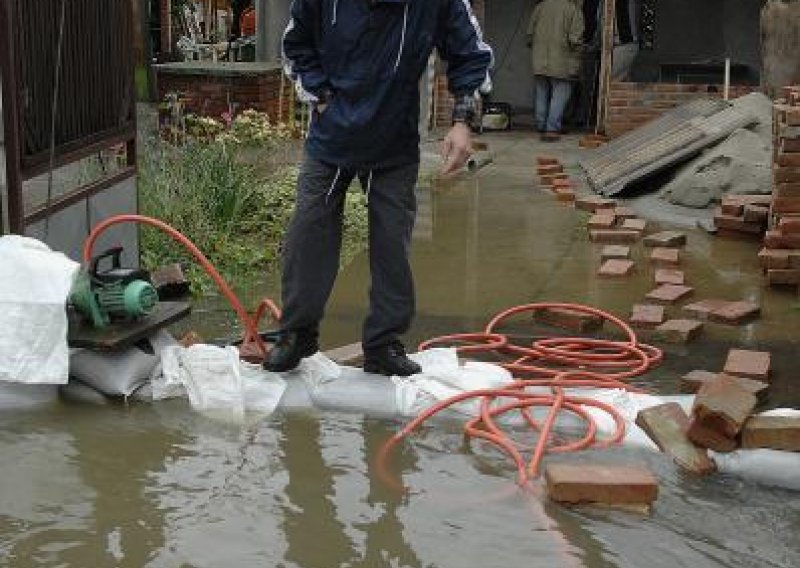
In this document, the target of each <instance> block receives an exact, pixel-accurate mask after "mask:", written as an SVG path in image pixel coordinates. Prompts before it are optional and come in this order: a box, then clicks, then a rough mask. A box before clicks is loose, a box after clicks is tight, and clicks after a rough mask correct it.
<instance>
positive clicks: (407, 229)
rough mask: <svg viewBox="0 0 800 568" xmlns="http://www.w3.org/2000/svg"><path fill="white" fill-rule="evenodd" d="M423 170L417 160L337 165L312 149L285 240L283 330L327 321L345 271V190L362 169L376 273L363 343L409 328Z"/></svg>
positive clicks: (371, 345) (380, 341)
mask: <svg viewBox="0 0 800 568" xmlns="http://www.w3.org/2000/svg"><path fill="white" fill-rule="evenodd" d="M418 173H419V164H418V163H414V164H409V165H405V166H400V167H396V168H390V169H384V170H374V171H372V172H369V171H356V170H348V169H339V168H336V167H335V166H330V165H328V164H324V163H322V162H320V161H318V160H316V159H314V158H312V157H310V156H308V155H306V157H305V159H304V160H303V164H302V166H301V168H300V176H299V178H298V182H297V205H296V207H295V212H294V216H293V218H292V221H291V223H290V225H289V229H288V231H287V233H286V238H285V241H284V249H283V280H282V287H283V320H282V321H281V328H282V329H283V330H285V331H291V330H298V329H314V328H316V327H317V326H318V325H319V322H320V321H321V320H322V317H323V315H324V312H325V304H326V303H327V302H328V298H329V296H330V294H331V290H332V289H333V284H334V281H335V280H336V274H337V273H338V270H339V254H340V252H341V245H342V217H343V212H344V199H345V194H346V192H347V188H348V186H349V185H350V182H351V181H352V180H353V178H355V177H356V176H358V177H359V179H361V181H362V184H363V185H364V186H365V187H367V186H368V192H367V203H368V205H367V206H368V209H369V263H370V273H371V279H372V281H371V287H370V297H369V299H370V307H369V313H368V315H367V318H366V320H365V322H364V329H363V335H362V341H363V346H364V349H365V350H370V349H375V348H378V347H382V346H384V345H387V344H389V343H391V342H393V341H395V340H397V339H398V336H400V335H402V334H404V333H405V332H406V331H408V328H409V327H410V326H411V320H412V318H413V316H414V309H415V302H414V281H413V277H412V274H411V266H410V265H409V252H410V247H411V232H412V230H413V228H414V218H415V216H416V209H417V203H416V197H415V195H414V187H415V186H416V182H417V175H418ZM370 178H371V180H370Z"/></svg>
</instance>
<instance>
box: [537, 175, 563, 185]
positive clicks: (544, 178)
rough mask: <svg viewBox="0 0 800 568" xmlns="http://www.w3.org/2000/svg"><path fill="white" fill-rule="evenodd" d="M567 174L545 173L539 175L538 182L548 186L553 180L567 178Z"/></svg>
mask: <svg viewBox="0 0 800 568" xmlns="http://www.w3.org/2000/svg"><path fill="white" fill-rule="evenodd" d="M568 177H569V174H565V173H560V174H545V175H543V176H539V184H540V185H543V186H546V187H550V186H552V185H553V182H554V181H555V180H557V179H567V178H568Z"/></svg>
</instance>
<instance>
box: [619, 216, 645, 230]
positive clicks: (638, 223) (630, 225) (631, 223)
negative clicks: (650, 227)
mask: <svg viewBox="0 0 800 568" xmlns="http://www.w3.org/2000/svg"><path fill="white" fill-rule="evenodd" d="M646 227H647V221H645V220H644V219H625V220H624V221H623V222H622V228H623V229H628V230H629V231H644V230H645V228H646Z"/></svg>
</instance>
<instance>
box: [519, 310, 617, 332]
mask: <svg viewBox="0 0 800 568" xmlns="http://www.w3.org/2000/svg"><path fill="white" fill-rule="evenodd" d="M533 318H534V319H535V320H536V321H538V322H540V323H544V324H547V325H551V326H553V327H557V328H559V329H567V330H569V331H574V332H577V333H588V332H591V331H597V330H598V329H600V328H601V327H603V318H601V317H600V316H596V315H594V314H587V313H585V312H580V311H578V310H571V309H569V308H542V309H539V310H536V311H534V312H533Z"/></svg>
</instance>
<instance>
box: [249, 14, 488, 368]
mask: <svg viewBox="0 0 800 568" xmlns="http://www.w3.org/2000/svg"><path fill="white" fill-rule="evenodd" d="M434 48H436V50H437V51H438V53H439V55H440V57H441V58H442V59H444V60H445V61H447V62H448V84H449V87H450V90H451V92H452V93H453V95H454V96H455V99H456V104H455V110H454V113H453V128H452V129H451V130H450V132H449V133H448V135H447V137H446V138H445V141H444V144H443V147H442V152H443V156H444V159H445V165H444V168H443V172H444V173H445V174H448V173H451V172H454V171H456V170H458V169H460V168H461V167H463V165H464V163H465V161H466V159H467V157H468V155H469V152H470V131H469V126H468V122H469V121H470V119H471V118H472V116H473V114H474V109H475V100H476V93H477V92H478V90H481V91H482V92H488V90H489V88H490V82H489V75H488V71H489V68H490V67H491V64H492V51H491V49H490V48H489V46H488V45H486V43H484V41H483V39H482V36H481V31H480V29H479V27H478V23H477V20H476V19H475V16H474V14H473V12H472V9H471V7H470V4H469V2H468V0H294V3H293V4H292V8H291V20H290V21H289V25H288V26H287V28H286V32H285V35H284V39H283V50H284V61H285V63H286V72H287V73H288V74H289V75H290V77H291V78H292V79H293V80H294V81H295V82H296V88H297V92H298V94H299V96H300V98H301V99H302V100H304V101H305V102H307V103H309V104H310V105H311V106H312V107H313V114H312V123H311V128H310V132H309V136H308V140H307V141H306V155H305V159H304V161H303V164H302V166H301V169H300V175H299V179H298V182H297V205H296V209H295V213H294V217H293V219H292V222H291V224H290V226H289V229H288V231H287V234H286V238H285V246H284V258H283V307H284V315H283V319H282V321H281V334H280V338H279V340H278V342H277V343H276V345H275V346H274V348H273V350H272V352H271V353H270V354H269V356H268V357H267V359H266V360H265V361H264V367H265V368H266V369H268V370H271V371H276V372H282V371H287V370H290V369H293V368H295V367H296V366H297V365H298V364H299V363H300V360H301V359H302V358H303V357H308V356H310V355H313V354H314V353H315V352H316V351H317V350H318V348H319V345H318V336H319V332H318V330H319V323H320V321H321V319H322V316H323V313H324V310H325V304H326V303H327V301H328V297H329V296H330V293H331V290H332V288H333V284H334V280H335V278H336V274H337V272H338V267H339V253H340V249H341V239H342V212H343V205H344V198H345V192H346V191H347V188H348V186H349V185H350V182H351V181H352V180H353V179H354V178H358V179H359V181H360V182H361V185H362V187H363V188H364V191H365V192H366V196H367V203H368V209H369V260H370V271H371V277H372V282H371V290H370V309H369V314H368V316H367V318H366V321H365V322H364V328H363V339H362V343H363V347H364V359H365V363H364V369H365V370H366V371H367V372H371V373H380V374H385V375H399V376H408V375H412V374H415V373H418V372H419V371H420V368H419V366H418V365H417V364H416V363H414V362H412V361H411V360H409V359H408V357H407V356H406V353H405V349H404V347H403V344H402V343H401V342H400V339H399V338H400V336H401V335H402V334H404V333H405V332H406V331H408V328H409V327H410V325H411V320H412V318H413V315H414V282H413V278H412V274H411V267H410V265H409V258H408V257H409V248H410V245H411V231H412V228H413V225H414V217H415V214H416V200H415V197H414V186H415V184H416V181H417V175H418V172H419V131H418V127H417V124H418V121H419V110H420V109H419V92H418V91H419V90H418V84H419V79H420V77H421V75H422V73H423V71H424V70H425V68H426V65H427V61H428V57H429V55H430V53H431V52H432V50H433V49H434Z"/></svg>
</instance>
